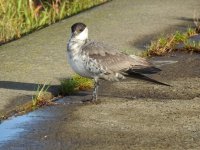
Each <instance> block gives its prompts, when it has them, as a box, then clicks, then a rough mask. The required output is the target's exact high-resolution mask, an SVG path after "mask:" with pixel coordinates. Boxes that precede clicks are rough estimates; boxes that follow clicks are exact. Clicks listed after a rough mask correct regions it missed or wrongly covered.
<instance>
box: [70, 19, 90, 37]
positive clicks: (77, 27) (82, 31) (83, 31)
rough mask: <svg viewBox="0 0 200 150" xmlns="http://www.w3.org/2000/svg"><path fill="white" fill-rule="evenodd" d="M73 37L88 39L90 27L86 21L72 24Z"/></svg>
mask: <svg viewBox="0 0 200 150" xmlns="http://www.w3.org/2000/svg"><path fill="white" fill-rule="evenodd" d="M71 32H72V38H74V39H77V40H82V41H85V40H87V39H88V28H87V26H86V25H85V24H84V23H81V22H79V23H75V24H73V25H72V26H71Z"/></svg>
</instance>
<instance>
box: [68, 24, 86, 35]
mask: <svg viewBox="0 0 200 150" xmlns="http://www.w3.org/2000/svg"><path fill="white" fill-rule="evenodd" d="M85 28H86V25H85V24H84V23H81V22H78V23H75V24H73V25H72V27H71V30H72V33H74V32H75V31H76V32H77V33H81V32H82V31H83V30H84V29H85Z"/></svg>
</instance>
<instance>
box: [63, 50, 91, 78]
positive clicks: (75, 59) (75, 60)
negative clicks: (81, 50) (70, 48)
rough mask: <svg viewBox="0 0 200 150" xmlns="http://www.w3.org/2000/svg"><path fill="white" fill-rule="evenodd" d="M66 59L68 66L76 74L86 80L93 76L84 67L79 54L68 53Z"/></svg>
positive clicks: (82, 59) (82, 58)
mask: <svg viewBox="0 0 200 150" xmlns="http://www.w3.org/2000/svg"><path fill="white" fill-rule="evenodd" d="M67 59H68V63H69V64H70V66H71V67H72V69H73V70H74V71H75V72H76V73H77V74H79V75H81V76H84V77H88V78H93V77H94V76H93V74H92V73H91V72H89V71H88V70H87V68H86V66H85V64H86V62H85V60H84V56H81V55H80V54H77V55H72V54H70V53H68V55H67Z"/></svg>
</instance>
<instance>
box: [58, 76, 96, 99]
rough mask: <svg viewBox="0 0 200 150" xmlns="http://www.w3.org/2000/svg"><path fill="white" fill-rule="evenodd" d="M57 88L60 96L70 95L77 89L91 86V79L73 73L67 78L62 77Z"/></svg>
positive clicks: (82, 89)
mask: <svg viewBox="0 0 200 150" xmlns="http://www.w3.org/2000/svg"><path fill="white" fill-rule="evenodd" d="M60 82H61V84H60V88H59V93H60V94H61V95H62V96H66V95H71V94H74V93H76V92H78V91H84V90H88V89H91V88H93V84H94V83H93V81H92V80H91V79H88V78H84V77H81V76H79V75H74V76H72V77H71V78H68V79H62V80H61V81H60Z"/></svg>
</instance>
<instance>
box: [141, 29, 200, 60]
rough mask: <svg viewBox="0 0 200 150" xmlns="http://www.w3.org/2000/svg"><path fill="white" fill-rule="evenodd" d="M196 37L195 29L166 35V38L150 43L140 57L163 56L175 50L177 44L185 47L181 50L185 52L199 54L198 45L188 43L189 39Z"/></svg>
mask: <svg viewBox="0 0 200 150" xmlns="http://www.w3.org/2000/svg"><path fill="white" fill-rule="evenodd" d="M194 35H197V32H196V30H195V29H192V28H188V30H187V31H186V32H185V33H182V32H179V31H176V32H175V33H174V34H171V35H168V36H166V37H164V36H162V37H160V38H159V39H157V40H156V41H152V42H151V44H150V46H148V48H147V51H145V52H144V53H143V54H142V56H143V57H149V56H163V55H165V54H167V53H170V52H172V51H174V50H176V49H177V48H176V46H177V45H178V44H179V43H183V44H184V45H185V47H184V48H183V49H182V50H187V51H194V50H195V51H197V49H198V52H200V49H199V44H196V43H191V42H189V40H188V39H189V38H190V37H192V36H194Z"/></svg>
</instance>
